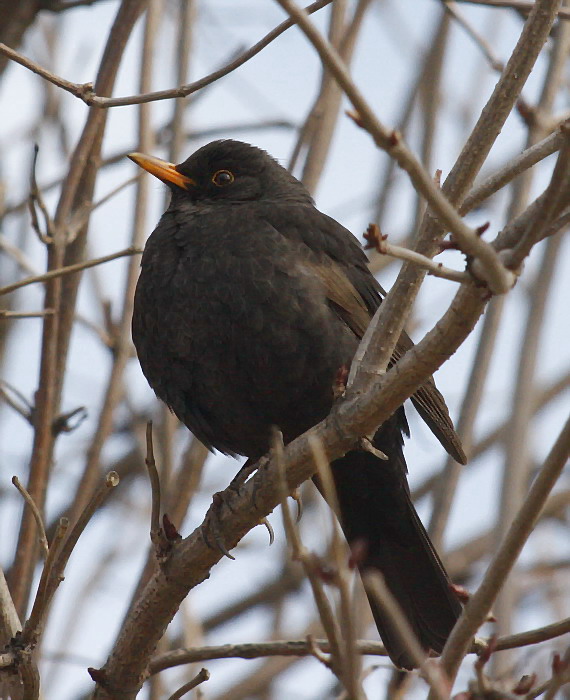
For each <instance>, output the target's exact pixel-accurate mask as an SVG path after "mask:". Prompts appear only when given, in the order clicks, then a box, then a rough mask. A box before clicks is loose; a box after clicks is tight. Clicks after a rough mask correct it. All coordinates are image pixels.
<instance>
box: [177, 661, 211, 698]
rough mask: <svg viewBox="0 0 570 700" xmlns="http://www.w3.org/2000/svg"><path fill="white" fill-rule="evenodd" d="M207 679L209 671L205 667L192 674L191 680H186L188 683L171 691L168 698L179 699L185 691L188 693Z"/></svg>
mask: <svg viewBox="0 0 570 700" xmlns="http://www.w3.org/2000/svg"><path fill="white" fill-rule="evenodd" d="M209 680H210V672H209V671H208V669H207V668H203V669H201V670H200V671H199V672H198V673H197V674H196V675H195V676H194V678H193V679H192V680H191V681H188V683H185V684H184V685H183V686H181V687H180V688H178V690H177V691H176V692H175V693H172V695H171V696H170V697H169V698H168V700H180V698H181V697H183V696H184V695H186V693H189V692H190V691H191V690H194V688H196V687H198V686H199V685H200V684H201V683H204V681H209Z"/></svg>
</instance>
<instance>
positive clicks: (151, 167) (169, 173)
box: [128, 153, 196, 190]
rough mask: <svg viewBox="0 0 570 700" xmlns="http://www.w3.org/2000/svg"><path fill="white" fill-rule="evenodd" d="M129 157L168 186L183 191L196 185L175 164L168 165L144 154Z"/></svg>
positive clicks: (134, 154) (130, 154)
mask: <svg viewBox="0 0 570 700" xmlns="http://www.w3.org/2000/svg"><path fill="white" fill-rule="evenodd" d="M128 157H129V158H130V159H131V160H132V161H133V162H134V163H136V164H137V165H139V166H140V167H141V168H143V170H146V171H147V172H148V173H150V174H151V175H154V176H155V177H157V178H158V179H159V180H162V182H164V183H166V184H167V185H177V186H178V187H181V188H182V189H183V190H187V189H189V187H192V186H195V185H196V183H195V182H194V180H192V178H190V177H186V175H182V173H180V172H178V170H177V169H176V165H174V163H168V162H167V161H165V160H161V159H160V158H155V157H154V156H146V155H144V153H129V156H128Z"/></svg>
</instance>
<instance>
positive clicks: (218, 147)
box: [129, 139, 312, 203]
mask: <svg viewBox="0 0 570 700" xmlns="http://www.w3.org/2000/svg"><path fill="white" fill-rule="evenodd" d="M129 158H130V159H131V160H133V161H134V162H135V163H136V164H137V165H139V166H140V167H141V168H144V169H145V170H147V171H148V172H149V173H151V175H154V176H155V177H157V178H158V179H159V180H162V182H164V183H165V184H167V185H168V186H169V187H170V189H171V191H172V196H173V201H180V199H189V200H191V201H196V202H197V201H212V202H215V201H226V202H246V201H254V200H267V201H275V200H282V199H289V200H293V201H296V202H299V203H310V202H312V199H311V196H310V195H309V193H308V192H307V190H306V189H305V187H304V186H303V185H302V184H301V183H300V182H299V181H298V180H297V179H296V178H295V177H293V176H292V175H291V174H290V173H289V172H288V171H287V170H286V169H285V168H283V167H282V166H281V165H279V163H278V162H277V161H276V160H274V159H273V158H272V157H271V156H270V155H269V154H268V153H266V152H265V151H262V150H261V149H260V148H257V147H255V146H251V145H250V144H248V143H243V142H241V141H232V140H229V139H228V140H223V141H212V143H209V144H207V145H206V146H203V147H202V148H200V149H199V150H197V151H196V152H195V153H193V154H192V155H191V156H190V158H188V159H187V160H185V161H184V162H183V163H180V165H174V164H173V163H168V162H166V161H164V160H160V159H159V158H155V157H153V156H147V155H143V154H142V153H130V154H129Z"/></svg>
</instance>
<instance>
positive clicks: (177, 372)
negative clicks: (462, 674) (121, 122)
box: [132, 141, 464, 668]
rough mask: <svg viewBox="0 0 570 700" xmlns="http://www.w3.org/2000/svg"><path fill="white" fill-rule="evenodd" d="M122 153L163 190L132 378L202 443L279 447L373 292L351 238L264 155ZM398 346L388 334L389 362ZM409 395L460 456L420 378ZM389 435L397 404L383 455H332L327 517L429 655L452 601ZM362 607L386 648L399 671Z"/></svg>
mask: <svg viewBox="0 0 570 700" xmlns="http://www.w3.org/2000/svg"><path fill="white" fill-rule="evenodd" d="M132 158H133V160H134V161H135V162H137V163H138V164H139V165H141V166H142V167H144V168H145V169H147V170H148V171H149V172H151V173H152V174H154V175H156V176H157V177H159V178H160V179H161V180H163V181H164V182H166V183H167V184H168V185H169V187H170V189H171V191H172V200H171V203H170V206H169V207H168V209H167V211H166V212H165V214H164V215H163V216H162V218H161V220H160V222H159V224H158V226H157V227H156V229H155V231H154V232H153V233H152V235H151V236H150V238H149V239H148V242H147V245H146V248H145V252H144V255H143V259H142V271H141V276H140V279H139V282H138V285H137V291H136V296H135V307H134V315H133V340H134V342H135V346H136V348H137V353H138V356H139V360H140V363H141V366H142V369H143V372H144V374H145V376H146V378H147V379H148V381H149V384H150V385H151V387H152V388H153V389H154V391H155V392H156V394H157V395H158V396H159V397H160V398H161V399H162V400H163V401H164V402H165V403H167V404H168V406H170V408H171V409H172V410H173V411H174V413H175V414H176V415H177V416H178V418H179V419H180V420H181V421H182V422H183V423H185V424H186V425H187V426H188V428H189V429H190V430H191V431H192V432H193V433H194V434H195V435H196V436H197V437H198V438H200V440H202V441H203V442H204V443H205V444H206V445H208V446H209V447H212V448H216V449H218V450H221V451H222V452H225V453H227V454H240V455H246V456H247V457H249V458H251V459H257V458H259V457H261V456H262V455H263V454H264V453H265V452H267V451H268V449H269V446H270V435H271V428H272V426H278V427H279V428H280V430H281V431H282V432H283V436H284V440H285V442H288V441H290V440H292V439H293V438H295V437H297V436H298V435H299V434H301V433H302V432H304V431H305V430H307V429H308V428H310V427H311V426H313V425H314V424H315V423H317V422H318V421H320V420H322V419H323V418H324V417H325V416H326V415H327V414H328V412H329V411H330V408H331V406H332V402H333V386H334V383H335V377H337V376H338V371H339V369H340V368H341V367H342V366H343V365H344V366H349V365H350V362H351V360H352V357H353V355H354V352H355V350H356V347H357V346H358V343H359V340H360V338H361V337H362V334H363V333H364V331H365V329H366V326H367V325H368V322H369V320H370V317H371V316H372V314H373V313H374V311H375V309H376V308H377V307H378V305H379V304H380V302H381V298H382V294H383V291H382V289H381V287H380V286H379V285H378V284H377V282H376V280H375V279H374V277H373V276H372V275H371V274H370V272H369V271H368V268H367V260H366V256H365V255H364V253H363V251H362V249H361V247H360V245H359V243H358V241H357V240H356V239H355V238H354V236H353V235H352V234H351V233H350V232H349V231H347V230H346V229H345V228H344V227H343V226H341V225H340V224H339V223H337V222H336V221H334V219H331V218H330V217H328V216H326V215H325V214H322V213H321V212H319V211H318V210H317V209H316V208H315V207H314V205H313V201H312V199H311V197H310V195H309V194H308V192H307V191H306V190H305V188H304V187H303V185H302V184H301V183H300V182H299V181H298V180H296V179H295V178H294V177H293V176H292V175H290V174H289V173H288V172H287V171H286V170H285V169H284V168H282V167H281V166H280V165H279V164H278V163H277V162H276V161H274V160H273V159H272V158H271V157H269V156H268V155H267V153H265V152H264V151H262V150H260V149H258V148H255V147H253V146H250V145H248V144H244V143H240V142H237V141H216V142H213V143H210V144H209V145H207V146H204V147H203V148H201V149H200V150H198V151H197V152H196V153H194V154H193V155H192V156H191V157H190V158H189V159H188V160H186V161H185V162H184V163H182V164H181V165H177V166H173V165H171V164H167V163H164V162H163V161H159V160H157V159H151V158H149V157H147V156H141V155H140V154H133V155H132ZM410 346H411V341H410V340H409V338H407V336H405V335H403V336H402V338H401V339H400V342H399V345H398V348H397V351H396V353H395V358H394V359H397V357H398V356H400V355H401V354H403V353H404V352H405V351H406V350H407V349H408V348H409V347H410ZM413 401H414V403H415V404H416V407H417V408H418V410H419V411H420V414H421V415H422V417H423V418H424V420H426V422H427V423H428V425H429V426H430V428H431V429H432V430H433V432H434V434H435V435H436V436H437V437H438V439H439V440H440V442H441V443H442V444H443V446H444V447H445V448H446V449H447V450H448V452H450V454H452V455H453V456H454V457H455V459H458V460H459V461H464V455H463V452H462V450H461V446H460V444H459V441H458V439H457V436H456V435H455V432H454V430H453V426H452V424H451V421H450V419H449V416H448V413H447V409H446V406H445V402H444V401H443V398H442V397H441V395H440V394H439V392H438V391H437V389H436V388H435V385H434V384H433V382H432V381H430V382H428V383H426V385H424V387H422V389H421V390H420V391H418V392H417V394H416V395H415V396H414V397H413ZM402 432H404V433H407V432H408V428H407V423H406V418H405V415H404V409H403V408H400V409H399V410H398V411H397V412H396V413H395V414H394V415H393V416H392V417H391V418H390V419H389V420H388V421H387V422H386V423H384V424H383V425H382V426H381V427H380V428H379V429H378V431H377V433H376V435H375V437H374V444H375V445H376V446H377V447H378V449H380V450H381V451H382V452H384V453H385V454H386V455H387V456H388V458H389V459H388V461H381V460H379V459H378V458H377V457H375V456H373V455H372V454H371V453H370V452H363V451H352V452H349V453H348V454H347V455H345V456H344V457H343V458H342V459H339V460H336V461H335V462H334V463H333V464H332V469H333V475H334V479H335V482H336V486H337V490H338V498H339V502H340V508H341V523H342V526H343V529H344V532H345V534H346V537H347V539H348V541H349V542H354V541H356V540H360V541H364V542H365V544H366V547H365V548H366V554H365V556H364V559H363V561H362V563H361V570H367V569H369V568H376V569H379V570H380V571H381V572H382V573H383V575H384V576H385V579H386V583H387V585H388V586H389V588H390V590H391V591H392V593H393V594H394V595H395V597H396V598H397V600H398V601H399V603H400V605H401V606H402V608H403V609H404V612H405V613H406V615H407V616H408V619H409V621H410V623H411V625H412V627H413V629H414V630H415V632H416V634H417V635H418V638H419V640H420V642H421V644H422V645H423V647H424V648H425V649H426V650H427V649H433V650H434V651H436V652H440V651H441V649H442V647H443V645H444V643H445V640H446V638H447V636H448V635H449V632H450V630H451V628H452V627H453V624H454V622H455V620H456V618H457V616H458V614H459V612H460V605H459V603H458V602H457V599H456V597H455V596H454V594H453V593H452V591H451V590H450V588H449V581H448V578H447V575H446V573H445V571H444V569H443V567H442V565H441V563H440V561H439V558H438V557H437V554H436V553H435V551H434V550H433V547H432V546H431V543H430V541H429V539H428V537H427V535H426V533H425V530H424V528H423V526H422V524H421V522H420V520H419V518H418V516H417V514H416V512H415V509H414V507H413V505H412V503H411V501H410V496H409V490H408V484H407V479H406V463H405V460H404V456H403V453H402V442H403V440H402ZM372 609H373V613H374V617H375V620H376V623H377V625H378V629H379V632H380V635H381V637H382V639H383V641H384V643H385V645H386V648H387V649H388V652H389V654H390V657H391V658H392V660H393V661H394V663H395V664H396V665H398V666H402V667H405V668H411V667H412V666H413V663H412V661H411V659H410V658H409V657H408V655H407V654H406V652H405V651H404V648H403V647H402V645H401V643H400V641H399V639H398V638H397V636H396V635H395V633H394V630H393V629H392V628H391V626H390V624H389V623H388V622H386V620H385V619H384V617H383V614H382V613H381V611H379V610H378V609H377V606H375V605H374V604H372Z"/></svg>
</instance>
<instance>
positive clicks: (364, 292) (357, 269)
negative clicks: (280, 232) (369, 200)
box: [267, 206, 466, 464]
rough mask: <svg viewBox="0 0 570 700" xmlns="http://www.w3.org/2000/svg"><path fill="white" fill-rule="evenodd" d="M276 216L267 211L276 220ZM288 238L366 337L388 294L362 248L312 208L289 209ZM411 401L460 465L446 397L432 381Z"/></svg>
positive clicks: (399, 349)
mask: <svg viewBox="0 0 570 700" xmlns="http://www.w3.org/2000/svg"><path fill="white" fill-rule="evenodd" d="M273 213H274V211H273V212H270V213H268V217H267V218H268V220H271V218H272V214H273ZM288 223H289V228H288V230H287V233H286V234H285V235H287V237H288V238H291V239H295V240H297V241H299V242H302V243H303V244H304V246H306V250H307V256H306V257H305V260H304V261H303V265H304V266H305V267H308V268H310V270H311V272H313V273H314V274H315V275H316V276H317V277H318V278H319V279H320V281H321V284H322V286H323V288H324V290H325V294H326V296H327V298H328V299H329V300H330V304H331V307H332V308H334V310H335V312H336V313H337V314H338V316H339V317H340V318H341V319H342V320H343V322H344V323H346V325H347V326H348V327H349V328H350V329H351V330H352V332H353V333H354V334H355V335H356V336H357V337H358V338H362V336H363V335H364V332H365V330H366V328H367V327H368V324H369V323H370V319H371V317H372V316H373V314H374V312H375V311H376V309H377V308H378V306H379V305H380V304H381V302H382V298H383V297H385V296H386V292H385V291H384V289H382V287H381V286H380V284H379V283H378V282H377V281H376V279H375V278H374V276H373V275H372V274H371V273H370V271H369V269H368V258H367V257H366V254H365V253H364V251H363V250H362V246H361V245H360V243H359V242H358V240H357V239H356V238H355V236H353V235H352V233H351V232H350V231H349V230H348V229H346V228H344V226H342V225H341V224H339V223H338V222H337V221H335V220H334V219H332V218H331V217H329V216H326V215H325V214H322V213H321V212H319V211H318V210H317V209H315V208H313V207H306V206H303V207H299V209H298V210H297V211H295V210H294V208H289V209H288ZM411 347H413V342H412V340H411V339H410V337H409V336H408V335H407V334H406V333H405V332H403V333H402V335H401V336H400V338H399V340H398V343H397V345H396V348H395V350H394V353H393V355H392V360H391V364H394V363H396V362H397V361H398V360H399V359H400V358H401V357H402V356H403V355H404V354H405V353H406V352H407V351H408V350H409V349H410V348H411ZM412 402H413V404H414V406H415V408H416V410H417V411H418V413H419V414H420V416H421V417H422V419H423V420H424V421H425V423H426V424H427V426H428V427H429V428H430V430H431V431H432V433H433V434H434V435H435V437H436V438H437V439H438V440H439V442H440V443H441V445H442V446H443V448H444V449H445V450H446V452H448V454H450V455H451V456H452V457H453V459H455V460H456V461H458V462H459V463H461V464H464V463H465V462H466V457H465V454H464V452H463V449H462V447H461V440H460V439H459V436H458V435H457V433H456V432H455V428H454V427H453V422H452V421H451V418H450V416H449V411H448V409H447V406H446V403H445V399H444V398H443V396H442V395H441V393H440V392H439V391H438V389H437V387H436V385H435V382H434V380H433V378H432V377H430V378H429V379H428V380H427V381H426V382H425V383H424V384H423V385H422V386H421V387H420V388H419V389H418V390H417V391H416V393H415V394H414V395H413V396H412Z"/></svg>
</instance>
